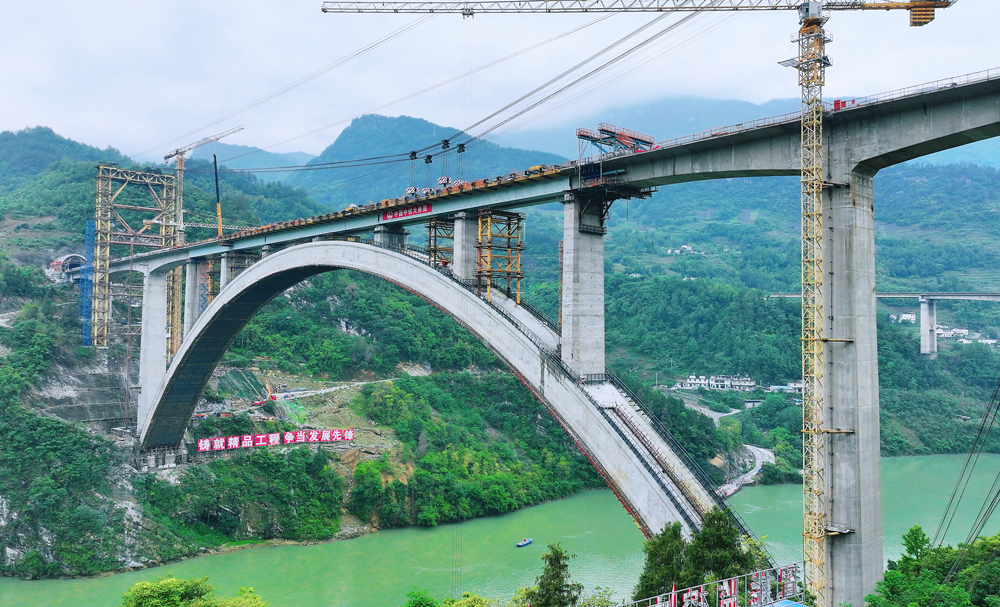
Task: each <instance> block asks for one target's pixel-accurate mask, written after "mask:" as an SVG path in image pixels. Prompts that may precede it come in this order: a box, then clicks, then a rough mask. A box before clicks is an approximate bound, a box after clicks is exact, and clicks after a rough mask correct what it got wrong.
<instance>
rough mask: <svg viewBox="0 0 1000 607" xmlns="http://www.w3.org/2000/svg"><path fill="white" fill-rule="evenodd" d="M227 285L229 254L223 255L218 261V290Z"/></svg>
mask: <svg viewBox="0 0 1000 607" xmlns="http://www.w3.org/2000/svg"><path fill="white" fill-rule="evenodd" d="M227 284H229V253H223V254H222V255H221V256H220V259H219V290H220V291H221V290H222V289H224V288H226V285H227Z"/></svg>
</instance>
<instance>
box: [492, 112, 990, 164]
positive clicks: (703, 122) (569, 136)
mask: <svg viewBox="0 0 1000 607" xmlns="http://www.w3.org/2000/svg"><path fill="white" fill-rule="evenodd" d="M827 101H832V100H830V99H828V100H827ZM799 104H800V102H799V100H798V99H772V100H771V101H768V102H765V103H761V104H754V103H750V102H749V101H739V100H735V99H706V98H701V97H667V98H664V99H658V100H656V101H652V102H649V103H644V104H640V105H630V106H623V107H616V108H607V109H602V110H600V111H598V112H594V113H593V115H592V116H591V117H589V118H586V119H583V120H580V121H578V122H579V124H576V123H574V124H567V125H564V126H559V127H555V128H548V129H540V130H526V131H520V132H515V133H510V134H506V135H503V136H502V137H498V138H497V140H496V142H497V143H499V144H500V145H506V146H513V147H519V148H527V149H533V150H544V151H546V152H552V153H555V154H561V155H563V156H566V157H569V158H576V157H577V155H578V147H577V140H576V137H575V136H574V133H575V131H576V128H577V127H586V128H591V129H593V128H595V127H596V126H597V124H598V123H600V122H608V123H611V124H614V125H616V126H620V127H624V128H627V129H632V130H634V131H639V132H640V133H646V134H648V135H653V136H654V137H655V138H656V140H657V141H663V140H666V139H672V138H674V137H682V136H684V135H691V134H694V133H700V132H701V131H706V130H709V129H712V128H714V127H718V126H730V125H734V124H739V123H741V122H747V121H750V120H758V119H760V118H769V117H771V116H778V115H780V114H788V113H792V112H798V111H799V108H800V105H799ZM917 162H920V163H923V164H938V165H940V164H954V163H973V164H981V165H986V166H994V167H1000V139H988V140H986V141H980V142H977V143H972V144H969V145H965V146H962V147H960V148H956V149H953V150H948V151H946V152H940V153H938V154H933V155H931V156H927V157H925V158H921V159H920V160H919V161H917Z"/></svg>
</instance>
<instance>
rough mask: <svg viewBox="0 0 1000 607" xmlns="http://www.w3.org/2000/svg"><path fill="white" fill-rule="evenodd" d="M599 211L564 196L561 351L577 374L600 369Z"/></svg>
mask: <svg viewBox="0 0 1000 607" xmlns="http://www.w3.org/2000/svg"><path fill="white" fill-rule="evenodd" d="M603 232H604V216H603V207H602V205H601V204H600V203H592V204H591V205H590V206H584V205H583V203H582V202H581V201H579V200H578V199H577V198H576V196H575V195H574V194H573V193H566V195H565V198H564V199H563V264H562V272H563V275H562V352H561V356H562V359H563V361H564V362H565V363H566V364H567V365H569V367H570V369H572V370H573V372H574V373H576V374H577V375H591V374H604V233H603Z"/></svg>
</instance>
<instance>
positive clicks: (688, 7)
mask: <svg viewBox="0 0 1000 607" xmlns="http://www.w3.org/2000/svg"><path fill="white" fill-rule="evenodd" d="M956 1H957V0H888V1H886V0H882V1H875V0H826V1H825V2H823V3H822V6H823V10H834V11H837V10H891V9H904V10H909V11H910V12H911V19H910V20H911V24H912V25H924V24H925V23H928V22H930V21H931V20H932V19H933V18H934V9H937V8H948V7H949V6H951V5H952V4H954V3H955V2H956ZM802 4H803V2H802V0H524V1H522V0H492V1H485V2H463V1H455V0H450V1H444V2H441V1H437V0H432V1H420V0H418V1H413V2H409V1H402V2H396V1H389V2H340V1H336V2H324V3H323V8H322V10H323V12H324V13H460V14H462V15H464V16H466V17H471V16H473V15H475V14H477V13H629V12H635V13H660V12H681V11H684V12H691V11H745V10H762V11H776V10H799V7H800V6H801V5H802Z"/></svg>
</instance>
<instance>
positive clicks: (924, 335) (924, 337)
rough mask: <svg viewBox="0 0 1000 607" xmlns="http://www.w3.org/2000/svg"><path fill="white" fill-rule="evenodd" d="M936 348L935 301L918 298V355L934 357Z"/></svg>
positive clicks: (927, 298)
mask: <svg viewBox="0 0 1000 607" xmlns="http://www.w3.org/2000/svg"><path fill="white" fill-rule="evenodd" d="M937 351H938V347H937V300H934V299H931V298H929V297H921V298H920V353H921V354H929V355H931V356H936V355H937Z"/></svg>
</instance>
